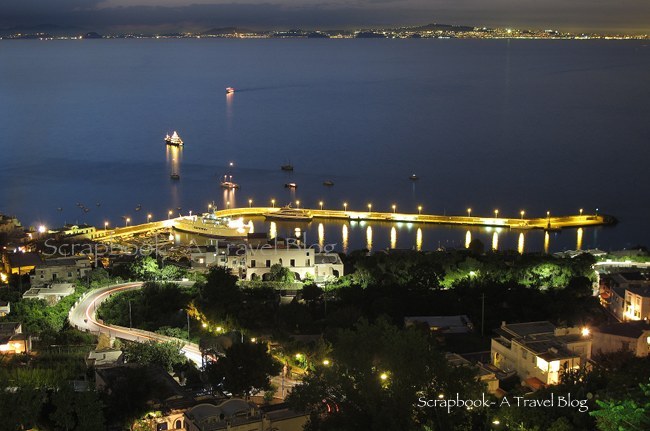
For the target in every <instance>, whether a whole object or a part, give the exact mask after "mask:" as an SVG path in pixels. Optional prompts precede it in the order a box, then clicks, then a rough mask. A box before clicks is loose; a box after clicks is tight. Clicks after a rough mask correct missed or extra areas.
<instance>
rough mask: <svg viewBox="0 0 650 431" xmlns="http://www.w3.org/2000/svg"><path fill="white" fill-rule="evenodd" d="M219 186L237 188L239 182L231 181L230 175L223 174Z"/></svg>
mask: <svg viewBox="0 0 650 431" xmlns="http://www.w3.org/2000/svg"><path fill="white" fill-rule="evenodd" d="M221 187H222V188H224V189H228V190H233V189H238V188H239V184H237V183H235V182H233V181H232V175H230V176H228V175H224V176H223V181H221Z"/></svg>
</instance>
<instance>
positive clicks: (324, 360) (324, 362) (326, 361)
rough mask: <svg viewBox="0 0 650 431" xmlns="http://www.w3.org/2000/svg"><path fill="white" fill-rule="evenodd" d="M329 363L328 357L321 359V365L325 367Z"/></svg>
mask: <svg viewBox="0 0 650 431" xmlns="http://www.w3.org/2000/svg"><path fill="white" fill-rule="evenodd" d="M329 364H330V361H329V359H323V365H325V366H326V367H327V366H328V365H329Z"/></svg>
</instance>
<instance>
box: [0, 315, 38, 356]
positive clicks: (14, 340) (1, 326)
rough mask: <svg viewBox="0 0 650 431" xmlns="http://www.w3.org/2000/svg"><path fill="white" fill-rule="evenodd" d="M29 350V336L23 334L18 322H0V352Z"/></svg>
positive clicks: (12, 352) (9, 352)
mask: <svg viewBox="0 0 650 431" xmlns="http://www.w3.org/2000/svg"><path fill="white" fill-rule="evenodd" d="M30 350H31V342H30V338H29V337H26V336H25V335H24V334H23V327H22V325H21V324H20V323H18V322H0V354H15V353H26V352H29V351H30Z"/></svg>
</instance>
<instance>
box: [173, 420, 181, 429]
mask: <svg viewBox="0 0 650 431" xmlns="http://www.w3.org/2000/svg"><path fill="white" fill-rule="evenodd" d="M174 428H176V429H181V428H183V421H182V420H180V419H178V420H177V421H176V422H175V423H174Z"/></svg>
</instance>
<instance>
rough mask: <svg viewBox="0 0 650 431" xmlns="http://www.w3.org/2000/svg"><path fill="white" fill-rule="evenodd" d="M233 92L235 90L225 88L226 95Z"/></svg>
mask: <svg viewBox="0 0 650 431" xmlns="http://www.w3.org/2000/svg"><path fill="white" fill-rule="evenodd" d="M234 92H235V89H234V88H232V87H226V94H232V93H234Z"/></svg>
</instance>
